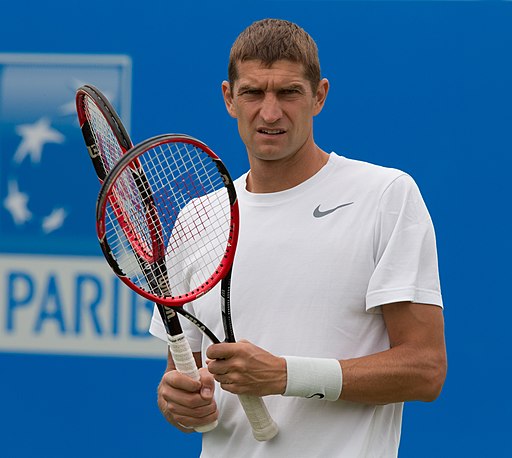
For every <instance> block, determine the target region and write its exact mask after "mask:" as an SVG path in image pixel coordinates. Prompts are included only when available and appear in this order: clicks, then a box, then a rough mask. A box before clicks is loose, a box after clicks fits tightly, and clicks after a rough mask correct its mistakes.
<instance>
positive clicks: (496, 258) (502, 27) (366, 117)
mask: <svg viewBox="0 0 512 458" xmlns="http://www.w3.org/2000/svg"><path fill="white" fill-rule="evenodd" d="M263 17H281V18H285V19H289V20H292V21H296V22H298V23H299V24H300V25H302V26H303V27H304V28H305V29H306V30H307V31H308V32H309V33H310V34H311V35H312V36H313V37H314V38H315V39H316V41H317V43H318V45H319V49H320V58H321V63H322V70H323V74H324V76H326V77H327V78H328V79H329V80H330V82H331V92H330V94H329V98H328V102H327V106H326V108H325V109H324V111H323V112H322V114H321V115H320V116H319V117H318V118H317V119H316V124H315V132H316V133H315V138H316V141H317V143H318V144H319V145H320V147H322V148H323V149H326V150H335V151H336V152H338V153H339V154H343V155H347V156H350V157H353V158H357V159H362V160H366V161H370V162H376V163H379V164H382V165H387V166H393V167H398V168H400V169H403V170H405V171H407V172H409V173H410V174H411V175H412V176H413V177H414V178H415V179H416V181H417V182H418V184H419V186H420V189H421V190H422V193H423V195H424V198H425V200H426V202H427V205H428V207H429V209H430V212H431V214H432V217H433V219H434V223H435V227H436V232H437V237H438V247H439V260H440V272H441V280H442V286H443V295H444V301H445V307H446V312H445V317H446V337H447V346H448V355H449V373H448V378H447V381H446V384H445V388H444V390H443V393H442V395H441V397H440V398H439V399H438V400H437V401H436V402H435V403H433V404H421V403H408V404H407V405H406V408H405V417H404V427H403V436H402V444H401V452H400V456H402V457H431V456H443V457H453V456H464V457H469V456H471V457H480V456H506V455H507V454H508V455H509V456H510V454H511V453H512V447H511V445H510V441H509V440H508V437H507V435H508V429H509V424H510V418H511V414H512V411H511V410H512V409H511V406H512V403H511V401H510V396H509V391H510V390H509V387H510V381H509V379H508V376H507V373H508V370H507V365H508V361H509V360H510V357H509V354H508V353H509V352H508V347H509V345H508V344H509V335H510V333H509V322H510V319H511V311H510V298H509V299H507V297H508V296H506V291H507V289H508V288H507V287H506V285H507V284H509V282H510V273H511V269H510V259H511V244H510V232H511V229H512V228H511V223H510V219H509V217H508V213H509V208H510V186H509V185H507V183H509V182H510V181H509V177H508V173H507V172H508V168H509V167H510V165H511V164H510V162H511V160H510V152H511V151H512V149H511V148H512V140H511V137H512V136H511V127H512V62H511V58H510V56H511V50H512V3H511V2H462V1H457V2H405V1H402V2H387V1H378V2H342V1H304V2H299V1H281V2H274V1H260V2H227V1H212V2H208V3H206V2H204V3H199V2H197V1H193V0H189V1H187V2H183V3H181V2H180V3H177V2H172V1H166V2H164V1H161V2H159V1H156V0H147V1H145V2H143V3H142V4H140V5H138V4H128V3H126V2H124V1H110V2H107V1H105V0H103V1H99V0H92V1H88V2H86V3H81V4H79V3H78V2H76V3H75V2H69V1H64V0H58V1H53V2H51V1H50V2H10V3H9V4H8V5H4V6H3V8H2V15H1V18H0V25H1V27H0V52H37V53H73V54H75V53H86V54H95V53H100V54H104V53H105V54H127V55H130V56H131V57H132V59H133V93H132V97H133V98H132V123H131V125H132V129H131V134H132V138H133V140H134V141H135V142H138V141H140V140H142V139H144V138H146V137H148V136H152V135H156V134H160V133H165V132H185V133H188V134H190V135H194V136H197V137H199V138H201V139H203V140H204V141H205V142H206V143H208V144H209V145H210V146H211V147H212V148H213V149H214V151H216V152H217V153H218V154H219V155H221V157H222V158H223V159H224V160H225V162H226V163H227V165H228V168H229V169H230V170H231V172H232V174H233V175H234V176H237V175H239V174H240V173H241V172H243V171H244V170H245V168H246V167H247V162H246V159H245V153H244V149H243V146H242V144H241V142H240V140H239V139H238V136H237V132H236V124H235V121H234V120H232V119H231V118H229V116H228V115H227V114H226V113H225V109H224V105H223V102H222V98H221V91H220V83H221V81H222V80H223V79H224V78H225V76H226V67H227V57H228V53H229V48H230V46H231V43H232V42H233V40H234V39H235V38H236V36H237V34H238V33H239V32H240V31H241V30H242V29H243V28H244V27H245V26H246V25H248V24H249V23H251V22H253V21H254V20H257V19H260V18H263ZM70 154H71V153H70ZM87 161H88V159H87V158H86V157H85V155H84V153H83V151H79V152H76V157H75V156H74V155H71V156H70V158H69V164H67V166H66V167H69V168H70V169H71V168H74V167H79V168H80V169H81V170H83V173H84V174H89V175H90V179H89V182H90V185H89V184H87V183H88V182H87V180H85V179H84V180H83V182H84V185H83V187H85V188H87V187H90V188H88V189H83V188H81V189H80V190H75V191H73V192H77V193H87V192H90V195H91V196H94V193H96V192H97V183H96V182H95V178H94V175H93V172H92V168H91V167H90V164H89V163H88V162H87ZM67 192H71V191H67ZM92 199H93V198H92ZM92 205H93V204H92ZM91 209H92V207H91ZM87 211H89V210H87V209H85V210H84V212H85V214H87ZM91 218H92V216H91ZM93 231H94V228H93V227H92V225H91V226H90V234H87V233H85V234H81V235H80V236H81V237H84V240H88V241H89V242H88V243H90V246H91V247H93V246H94V247H96V242H95V240H94V233H93ZM92 249H93V248H91V250H92ZM164 367H165V362H164V360H163V359H162V360H151V359H129V358H128V359H127V358H124V359H122V358H92V357H70V356H45V355H39V356H33V355H16V354H0V368H1V377H0V456H2V457H3V456H5V457H29V456H30V457H33V456H38V457H69V456H74V457H90V456H96V457H107V456H125V457H135V456H174V455H178V453H179V454H180V455H181V456H196V455H197V454H198V451H199V448H200V444H199V440H198V436H185V435H183V434H181V433H178V432H176V431H174V430H173V429H172V428H170V427H168V426H167V424H166V423H165V421H164V420H163V419H162V418H161V416H160V414H159V412H158V410H157V408H156V386H157V384H158V381H159V379H160V376H161V374H162V372H163V370H164ZM304 421H307V419H304ZM312 434H313V433H312ZM311 439H312V440H314V437H311ZM319 440H320V438H319Z"/></svg>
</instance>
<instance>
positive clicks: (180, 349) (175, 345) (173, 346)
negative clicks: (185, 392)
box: [167, 333, 218, 433]
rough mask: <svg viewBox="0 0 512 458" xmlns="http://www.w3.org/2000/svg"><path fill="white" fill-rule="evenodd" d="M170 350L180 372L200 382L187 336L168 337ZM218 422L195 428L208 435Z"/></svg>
mask: <svg viewBox="0 0 512 458" xmlns="http://www.w3.org/2000/svg"><path fill="white" fill-rule="evenodd" d="M167 341H168V344H169V350H170V352H171V355H172V359H173V361H174V365H175V367H176V370H177V371H178V372H181V373H182V374H185V375H188V376H189V377H190V378H191V379H194V380H197V381H199V379H200V377H199V370H198V369H197V365H196V360H195V359H194V355H193V354H192V350H191V349H190V345H189V343H188V340H187V338H186V337H185V334H183V333H181V334H177V335H175V336H168V338H167ZM217 423H218V422H217V420H215V421H214V422H213V423H210V424H208V425H203V426H197V427H196V428H194V429H195V430H196V431H197V432H199V433H207V432H208V431H211V430H212V429H215V428H216V427H217Z"/></svg>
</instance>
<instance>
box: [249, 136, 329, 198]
mask: <svg viewBox="0 0 512 458" xmlns="http://www.w3.org/2000/svg"><path fill="white" fill-rule="evenodd" d="M328 160H329V154H327V153H326V152H325V151H323V150H321V149H320V148H319V147H318V146H316V145H314V148H312V150H311V151H309V152H308V153H307V154H299V153H297V154H295V155H294V156H291V157H287V158H285V159H281V160H273V161H271V160H268V161H263V160H252V161H250V166H251V170H250V172H249V175H248V176H247V190H248V191H250V192H253V193H270V192H279V191H285V190H286V189H291V188H293V187H295V186H297V185H299V184H301V183H303V182H304V181H306V180H308V179H309V178H311V177H312V176H313V175H315V174H316V173H317V172H318V171H319V170H320V169H321V168H322V167H323V166H324V165H325V164H326V163H327V161H328Z"/></svg>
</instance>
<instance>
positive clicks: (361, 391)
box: [341, 302, 447, 404]
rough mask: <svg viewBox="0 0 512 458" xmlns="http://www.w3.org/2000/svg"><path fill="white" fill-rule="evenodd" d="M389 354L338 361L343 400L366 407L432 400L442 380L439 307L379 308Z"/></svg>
mask: <svg viewBox="0 0 512 458" xmlns="http://www.w3.org/2000/svg"><path fill="white" fill-rule="evenodd" d="M382 312H383V315H384V321H385V323H386V327H387V330H388V335H389V340H390V346H391V348H390V349H389V350H386V351H383V352H381V353H376V354H374V355H369V356H363V357H361V358H354V359H347V360H343V361H341V366H342V369H343V390H342V393H341V399H344V400H347V401H355V402H362V403H369V404H387V403H391V402H401V401H411V400H419V401H433V400H434V399H435V398H437V396H438V395H439V393H440V392H441V388H442V386H443V383H444V379H445V377H446V368H447V363H446V348H445V340H444V320H443V313H442V309H441V308H440V307H436V306H431V305H424V304H415V303H411V302H403V303H395V304H387V305H384V306H383V307H382Z"/></svg>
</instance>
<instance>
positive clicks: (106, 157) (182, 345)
mask: <svg viewBox="0 0 512 458" xmlns="http://www.w3.org/2000/svg"><path fill="white" fill-rule="evenodd" d="M76 108H77V114H78V120H79V122H80V128H81V131H82V135H83V137H84V141H85V145H86V147H87V150H88V151H89V156H90V158H91V160H92V163H93V166H94V169H95V171H96V175H97V176H98V178H99V180H100V183H103V181H104V180H105V178H106V176H107V175H108V173H109V172H110V170H111V169H112V167H113V166H114V164H116V163H117V162H118V160H119V159H120V158H121V156H122V155H123V154H124V153H126V151H128V150H129V149H130V148H131V147H132V146H133V144H132V141H131V139H130V136H129V135H128V132H127V131H126V129H125V127H124V125H123V123H122V121H121V119H120V118H119V116H118V115H117V113H116V111H115V109H114V107H113V106H112V105H111V104H110V102H109V100H108V99H107V97H106V96H105V95H104V94H102V93H101V91H100V90H99V89H97V88H96V87H94V86H92V85H84V86H82V87H80V88H79V89H78V90H77V92H76ZM139 185H140V188H138V191H139V192H141V193H143V194H145V195H147V191H146V190H145V182H143V181H140V182H139ZM136 261H137V262H138V263H139V265H140V266H141V269H144V268H146V266H148V265H150V262H149V263H148V260H147V259H146V258H145V257H144V253H143V252H141V253H137V255H136ZM150 278H153V276H151V277H150ZM151 287H152V288H159V285H151ZM158 309H159V311H160V314H161V316H162V319H163V321H164V324H165V326H166V331H167V333H168V336H169V338H168V341H169V347H170V351H171V354H172V355H173V359H174V363H175V366H176V369H177V370H178V371H180V372H183V373H185V374H187V375H189V376H190V377H192V378H193V379H194V380H199V371H198V369H197V366H196V363H195V359H194V356H193V354H192V351H191V350H190V348H189V346H188V342H187V341H186V339H185V336H184V334H183V331H182V329H181V325H180V322H179V319H178V317H177V316H176V315H174V316H170V315H169V314H167V315H166V314H165V311H164V309H163V307H162V306H159V307H158ZM216 426H217V422H216V421H215V422H213V423H211V424H209V425H205V426H202V427H198V428H196V431H199V432H207V431H210V430H212V429H213V428H215V427H216Z"/></svg>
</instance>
